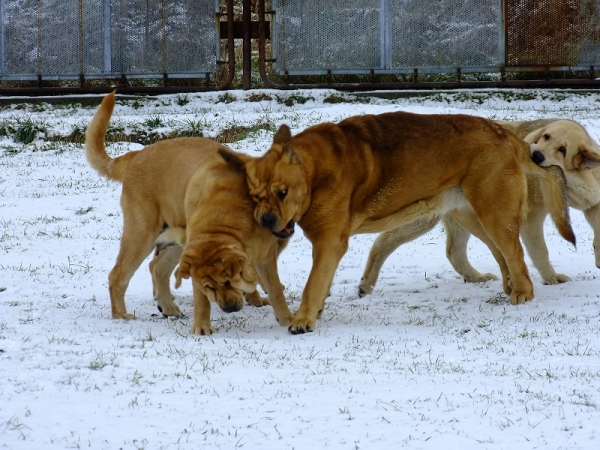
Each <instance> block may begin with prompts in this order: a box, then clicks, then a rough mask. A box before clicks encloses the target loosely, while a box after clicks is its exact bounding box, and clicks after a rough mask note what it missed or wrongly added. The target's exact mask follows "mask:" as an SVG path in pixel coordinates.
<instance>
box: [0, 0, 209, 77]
mask: <svg viewBox="0 0 600 450" xmlns="http://www.w3.org/2000/svg"><path fill="white" fill-rule="evenodd" d="M218 10H219V1H218V0H85V1H84V0H0V19H1V22H0V24H1V25H0V26H1V27H2V29H1V30H0V31H1V32H0V55H1V58H2V59H1V65H0V80H39V79H44V80H56V79H72V78H75V79H77V78H82V77H85V78H115V77H120V76H127V77H144V78H157V77H165V76H168V77H171V78H178V77H194V76H195V77H205V76H206V74H207V73H208V74H214V72H215V70H216V64H217V60H218V57H219V35H218V27H217V20H216V13H217V12H218Z"/></svg>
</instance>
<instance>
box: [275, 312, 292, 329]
mask: <svg viewBox="0 0 600 450" xmlns="http://www.w3.org/2000/svg"><path fill="white" fill-rule="evenodd" d="M275 320H277V323H278V324H279V325H281V326H282V327H287V326H288V325H290V324H291V323H292V320H294V315H293V314H292V313H291V312H289V313H287V314H285V315H282V316H280V317H275Z"/></svg>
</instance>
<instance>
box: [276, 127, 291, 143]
mask: <svg viewBox="0 0 600 450" xmlns="http://www.w3.org/2000/svg"><path fill="white" fill-rule="evenodd" d="M291 139H292V132H291V131H290V127H288V126H287V125H286V124H283V125H281V126H280V127H279V130H277V133H275V136H273V144H279V145H282V146H283V145H285V144H287V143H288V142H290V140H291Z"/></svg>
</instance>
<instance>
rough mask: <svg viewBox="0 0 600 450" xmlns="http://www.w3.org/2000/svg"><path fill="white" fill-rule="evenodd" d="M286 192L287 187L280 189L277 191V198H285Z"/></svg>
mask: <svg viewBox="0 0 600 450" xmlns="http://www.w3.org/2000/svg"><path fill="white" fill-rule="evenodd" d="M287 193H288V190H287V189H282V190H281V191H279V192H278V193H277V198H278V199H279V200H283V199H284V198H285V196H286V195H287Z"/></svg>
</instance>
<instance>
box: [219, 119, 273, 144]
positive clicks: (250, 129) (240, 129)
mask: <svg viewBox="0 0 600 450" xmlns="http://www.w3.org/2000/svg"><path fill="white" fill-rule="evenodd" d="M260 130H265V131H269V132H274V131H276V130H277V127H276V126H275V124H274V123H273V122H271V121H259V122H256V123H254V124H252V125H249V126H244V125H231V126H229V127H227V128H224V129H223V130H222V131H221V132H220V133H219V134H218V135H217V136H216V137H215V140H216V141H217V142H220V143H221V144H230V143H233V142H238V141H242V140H244V139H246V138H247V137H248V136H249V135H251V134H253V133H256V132H258V131H260Z"/></svg>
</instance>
